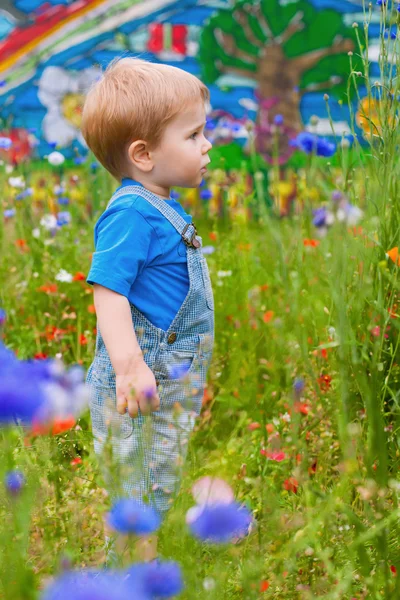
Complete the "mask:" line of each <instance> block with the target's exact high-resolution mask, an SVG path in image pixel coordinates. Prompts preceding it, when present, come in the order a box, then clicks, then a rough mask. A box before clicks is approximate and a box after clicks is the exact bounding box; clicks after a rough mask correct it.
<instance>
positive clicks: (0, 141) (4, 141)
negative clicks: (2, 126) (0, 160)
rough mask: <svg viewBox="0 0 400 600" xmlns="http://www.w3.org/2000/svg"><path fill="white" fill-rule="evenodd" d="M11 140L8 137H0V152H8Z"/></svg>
mask: <svg viewBox="0 0 400 600" xmlns="http://www.w3.org/2000/svg"><path fill="white" fill-rule="evenodd" d="M12 144H13V143H12V140H10V138H8V137H3V136H0V148H1V149H2V150H9V149H10V148H11V146H12Z"/></svg>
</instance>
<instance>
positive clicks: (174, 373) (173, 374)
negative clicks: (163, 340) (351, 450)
mask: <svg viewBox="0 0 400 600" xmlns="http://www.w3.org/2000/svg"><path fill="white" fill-rule="evenodd" d="M190 364H191V363H190V362H189V361H185V362H183V363H180V364H178V365H172V366H171V367H169V368H168V373H169V378H170V379H183V378H184V377H185V375H186V374H187V372H188V371H189V369H190Z"/></svg>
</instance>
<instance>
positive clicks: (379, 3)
mask: <svg viewBox="0 0 400 600" xmlns="http://www.w3.org/2000/svg"><path fill="white" fill-rule="evenodd" d="M386 2H387V0H376V5H377V6H385V5H386Z"/></svg>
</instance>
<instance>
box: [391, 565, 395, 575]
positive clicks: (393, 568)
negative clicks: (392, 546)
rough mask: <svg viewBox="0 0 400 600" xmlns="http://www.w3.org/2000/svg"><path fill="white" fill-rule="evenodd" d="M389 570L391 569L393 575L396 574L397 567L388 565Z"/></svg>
mask: <svg viewBox="0 0 400 600" xmlns="http://www.w3.org/2000/svg"><path fill="white" fill-rule="evenodd" d="M390 570H391V571H392V573H393V575H397V569H396V567H395V566H394V565H390Z"/></svg>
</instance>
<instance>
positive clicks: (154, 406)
mask: <svg viewBox="0 0 400 600" xmlns="http://www.w3.org/2000/svg"><path fill="white" fill-rule="evenodd" d="M159 408H160V396H159V395H158V394H155V396H154V397H153V398H152V401H151V410H152V411H153V412H154V411H156V410H158V409H159Z"/></svg>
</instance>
